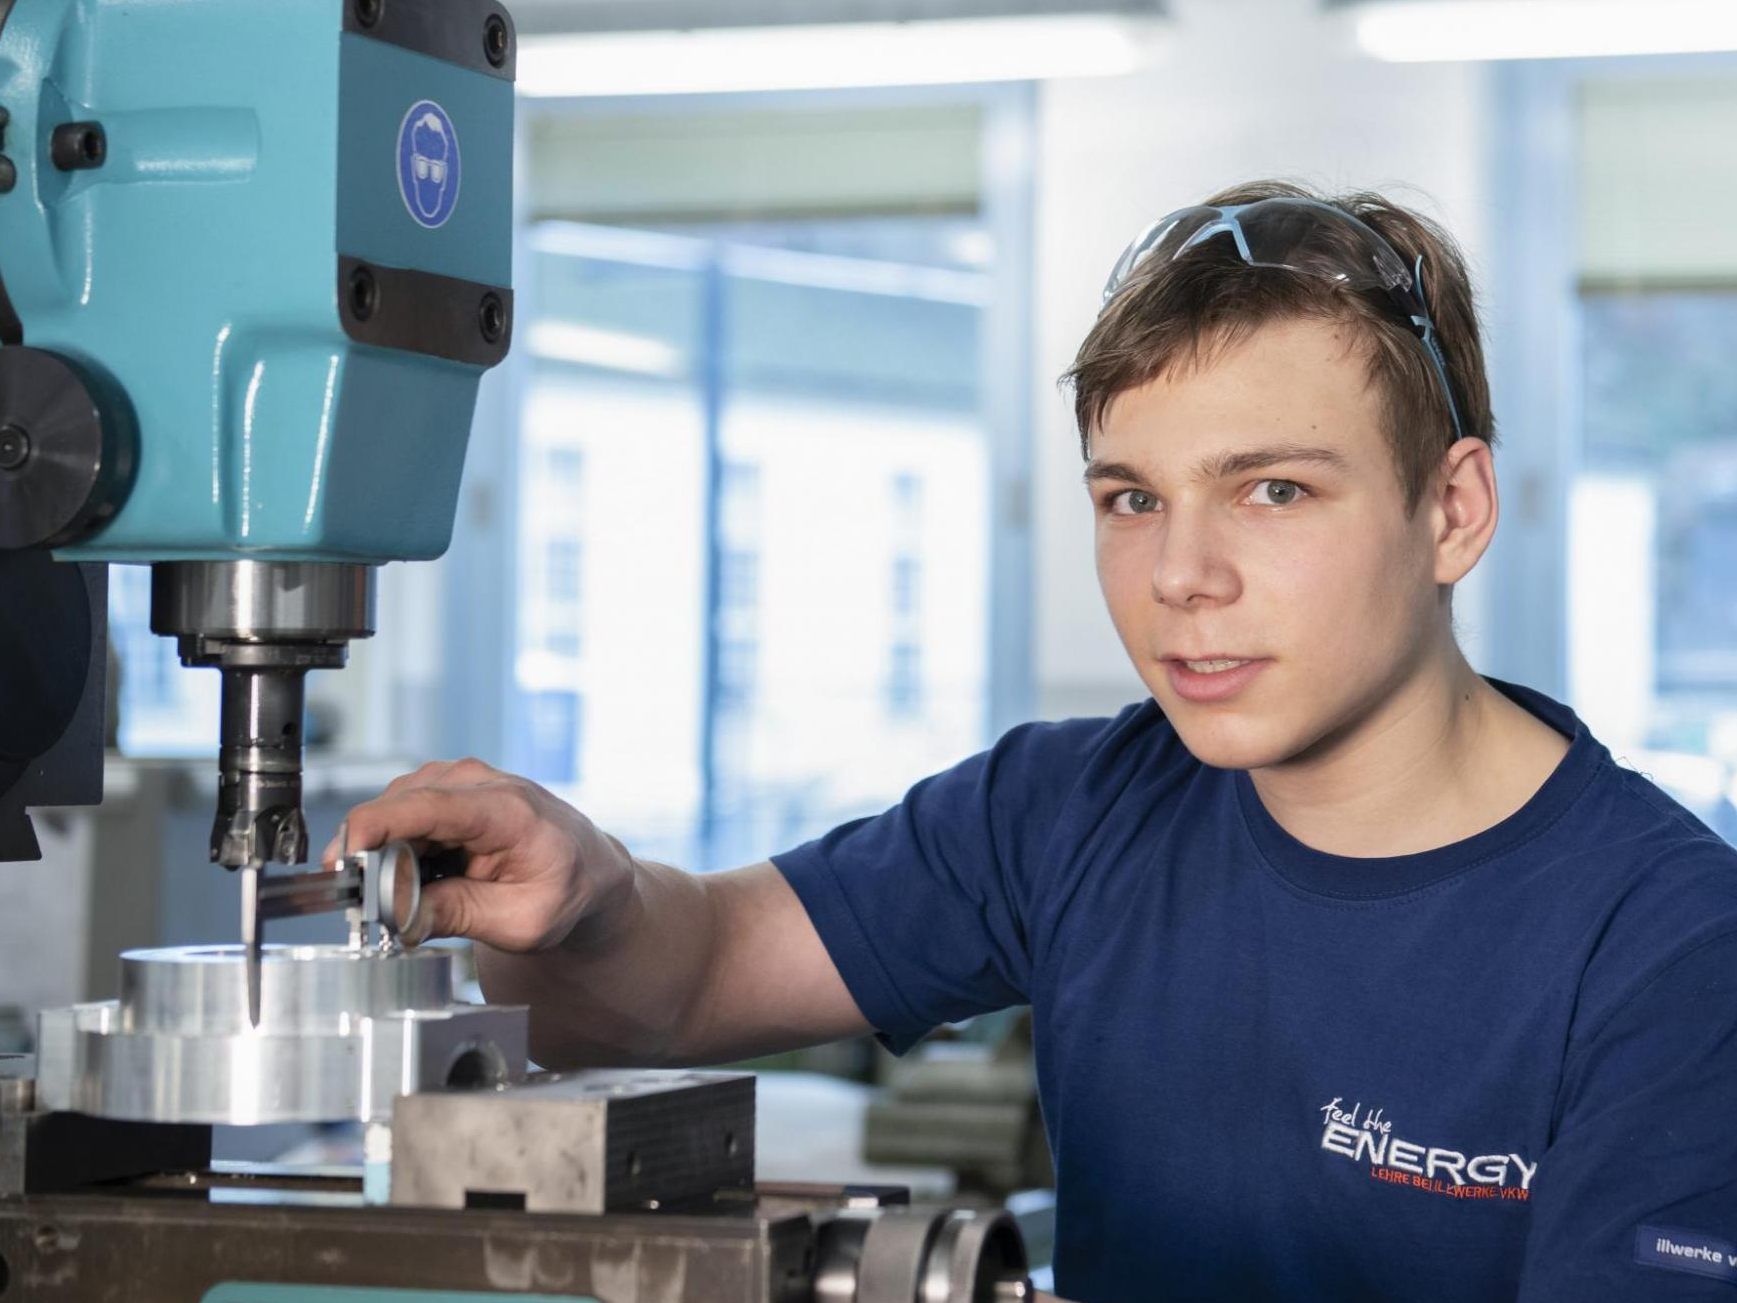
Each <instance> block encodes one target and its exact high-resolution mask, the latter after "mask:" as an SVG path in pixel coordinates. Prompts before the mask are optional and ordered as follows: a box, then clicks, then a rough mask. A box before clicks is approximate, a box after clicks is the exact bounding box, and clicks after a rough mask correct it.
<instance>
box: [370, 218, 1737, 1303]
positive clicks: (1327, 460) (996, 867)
mask: <svg viewBox="0 0 1737 1303" xmlns="http://www.w3.org/2000/svg"><path fill="white" fill-rule="evenodd" d="M1070 378H1071V380H1072V381H1073V384H1074V388H1075V397H1076V404H1077V408H1078V412H1079V416H1080V430H1081V437H1082V442H1083V447H1084V450H1085V453H1086V456H1087V458H1088V462H1087V468H1086V483H1087V488H1088V490H1089V492H1090V493H1091V495H1092V499H1093V501H1094V503H1095V504H1096V517H1097V553H1098V573H1099V578H1100V580H1101V582H1102V586H1103V590H1104V595H1105V598H1106V600H1107V602H1108V604H1109V608H1110V613H1111V615H1112V616H1113V618H1114V621H1115V625H1116V628H1117V630H1118V632H1119V633H1120V635H1121V639H1122V642H1123V644H1124V646H1125V647H1126V648H1127V651H1128V655H1129V657H1130V658H1131V659H1132V661H1133V663H1134V665H1135V668H1136V669H1137V670H1138V671H1139V673H1140V675H1141V677H1142V679H1143V680H1144V681H1145V683H1146V686H1147V687H1148V689H1149V690H1150V693H1151V698H1150V699H1149V700H1146V701H1142V702H1140V703H1139V704H1137V705H1134V706H1130V707H1128V708H1127V709H1126V710H1124V711H1122V712H1121V713H1120V714H1119V715H1117V716H1116V717H1115V718H1113V719H1098V720H1071V721H1067V722H1064V723H1059V724H1034V725H1027V726H1024V727H1021V728H1018V729H1015V730H1013V731H1012V732H1011V733H1009V734H1008V735H1007V736H1006V737H1004V738H1002V739H1001V741H1000V742H999V743H997V744H996V746H995V747H994V748H993V749H992V750H990V751H989V752H987V753H985V754H983V755H980V756H977V757H975V758H974V759H971V760H968V761H966V762H965V763H963V764H961V765H959V766H958V767H957V768H955V769H952V770H950V771H948V772H946V773H943V774H940V775H937V776H935V777H933V778H930V779H928V780H926V781H924V782H922V783H919V784H918V785H917V786H916V787H915V788H914V789H912V791H911V792H910V793H909V795H908V796H907V797H906V798H905V799H904V801H903V802H902V803H900V804H899V805H898V806H897V807H895V808H894V809H892V810H889V811H888V812H887V813H885V814H883V815H880V816H879V817H877V818H874V819H867V820H862V821H858V822H856V823H852V824H848V825H846V826H844V827H842V828H839V829H836V830H835V831H833V832H832V833H830V834H829V835H827V836H826V837H824V838H821V839H820V840H819V841H816V842H813V843H810V844H809V845H806V846H803V847H800V848H798V849H796V850H793V851H790V852H788V853H787V854H783V855H779V856H778V857H776V859H775V860H773V861H771V862H768V863H764V864H760V865H756V866H753V867H751V868H746V869H742V870H739V871H737V872H734V873H728V874H719V875H713V876H710V877H706V878H697V877H693V876H689V875H687V874H684V873H682V872H680V871H678V870H676V869H673V868H669V867H666V866H663V865H657V864H649V863H645V862H642V861H637V860H635V859H634V858H633V856H632V855H631V854H630V853H629V852H628V851H627V850H626V849H625V848H624V847H623V846H622V845H621V844H620V843H619V842H617V841H615V840H614V839H612V838H610V837H609V836H607V835H606V834H605V833H603V832H601V831H600V830H598V829H597V828H596V827H595V826H593V825H592V824H591V823H589V822H588V821H587V820H586V819H585V818H584V817H583V816H582V815H580V814H579V813H577V812H576V811H574V810H572V809H570V808H568V807H566V806H563V805H562V804H560V803H559V802H557V801H555V800H554V799H553V798H552V797H550V796H549V795H548V794H547V793H545V792H543V791H541V790H540V789H538V788H536V787H534V786H533V785H531V784H528V783H525V782H523V781H521V780H518V779H514V778H510V777H508V776H505V775H502V774H499V773H497V772H495V771H493V770H491V769H489V768H488V767H486V766H484V765H481V764H479V763H477V762H475V761H461V762H459V763H457V764H455V765H430V766H426V767H424V768H423V769H421V770H419V771H418V772H417V773H415V774H413V775H410V776H408V777H406V778H402V779H399V780H398V781H397V782H396V783H394V784H393V785H392V786H391V788H389V789H388V791H387V792H386V793H385V794H384V795H383V796H382V797H381V798H380V799H378V800H376V801H374V802H371V803H370V804H368V805H365V806H363V807H361V808H360V809H358V810H357V811H356V812H355V813H354V814H353V815H352V816H351V820H350V835H351V841H352V844H357V843H358V842H359V843H361V844H375V843H378V842H380V841H383V840H385V839H388V838H392V837H421V838H428V839H431V840H434V841H438V842H449V843H456V844H461V845H463V846H465V847H467V848H468V849H469V850H470V851H471V853H472V856H473V859H472V864H471V869H470V873H469V877H468V878H467V879H463V880H455V881H451V882H447V883H443V884H440V885H438V886H437V887H436V888H434V890H433V892H432V893H431V899H433V900H434V901H436V902H437V907H438V909H439V911H440V916H441V930H442V931H444V932H447V933H453V934H459V935H465V936H471V937H474V938H476V939H477V940H478V941H479V942H482V943H485V945H484V947H481V948H479V958H480V962H481V965H482V970H483V977H484V986H485V989H486V990H487V991H488V993H489V995H490V997H491V998H494V999H501V1000H509V1001H523V1002H526V1003H529V1004H530V1005H531V1007H532V1037H533V1053H534V1055H535V1057H536V1058H537V1059H538V1060H539V1061H540V1062H542V1063H545V1064H549V1065H558V1064H571V1063H585V1062H623V1061H626V1062H636V1063H647V1062H665V1063H696V1062H705V1061H709V1060H710V1061H716V1060H719V1059H725V1058H731V1057H737V1056H742V1055H747V1054H751V1053H755V1052H758V1051H765V1050H771V1049H774V1048H780V1047H787V1046H794V1045H799V1044H803V1043H807V1042H813V1041H819V1040H823V1039H827V1038H832V1037H840V1036H848V1035H853V1034H857V1033H860V1032H862V1031H864V1030H867V1029H873V1030H875V1031H877V1032H879V1033H880V1035H881V1036H882V1037H883V1038H884V1039H885V1040H886V1041H887V1042H888V1043H889V1044H891V1045H892V1047H893V1048H894V1049H897V1050H902V1049H904V1048H906V1047H908V1046H909V1045H911V1044H912V1043H913V1042H915V1041H916V1040H917V1039H918V1038H919V1037H921V1036H922V1035H923V1034H924V1033H925V1032H926V1031H928V1030H929V1029H930V1028H931V1027H933V1026H935V1025H936V1024H937V1023H939V1022H943V1021H950V1020H955V1019H959V1018H964V1017H967V1016H969V1015H972V1014H975V1013H979V1012H982V1011H985V1010H990V1009H995V1008H999V1007H1002V1006H1006V1005H1011V1004H1015V1003H1020V1002H1029V1003H1030V1004H1031V1005H1032V1007H1033V1010H1034V1016H1035V1025H1036V1042H1037V1060H1038V1064H1037V1066H1038V1075H1039V1081H1040V1086H1041V1091H1042V1099H1043V1105H1044V1116H1045V1120H1046V1124H1047V1126H1048V1130H1049V1136H1050V1141H1051V1144H1052V1147H1053V1149H1054V1153H1055V1160H1056V1170H1057V1179H1058V1191H1059V1214H1058V1219H1059V1224H1058V1239H1057V1246H1056V1259H1055V1261H1056V1282H1057V1287H1058V1290H1059V1292H1060V1293H1062V1294H1064V1295H1066V1296H1068V1297H1070V1298H1074V1299H1079V1300H1087V1301H1089V1303H1125V1301H1126V1300H1133V1299H1146V1298H1154V1299H1156V1298H1174V1299H1190V1300H1197V1299H1213V1300H1226V1301H1227V1303H1228V1301H1235V1303H1251V1301H1253V1300H1280V1299H1283V1300H1290V1301H1294V1300H1303V1299H1318V1300H1333V1301H1334V1303H1346V1301H1347V1300H1376V1299H1380V1300H1397V1299H1417V1300H1430V1301H1432V1303H1444V1301H1448V1300H1466V1301H1468V1303H1470V1301H1472V1300H1476V1301H1478V1303H1488V1301H1489V1300H1497V1299H1515V1298H1518V1299H1521V1300H1523V1301H1524V1303H1545V1301H1546V1300H1550V1301H1552V1303H1554V1301H1555V1300H1564V1301H1566V1300H1571V1299H1572V1300H1586V1299H1622V1300H1639V1299H1661V1300H1663V1299H1672V1300H1675V1299H1684V1300H1687V1299H1701V1298H1705V1299H1714V1298H1727V1297H1729V1298H1737V1292H1733V1291H1734V1290H1737V1261H1734V1260H1733V1257H1732V1255H1733V1253H1734V1252H1737V853H1734V852H1733V851H1732V850H1731V849H1730V848H1729V847H1727V846H1726V845H1725V844H1724V843H1723V842H1721V841H1720V840H1719V839H1718V838H1716V837H1715V836H1714V835H1713V834H1712V833H1711V832H1709V831H1708V830H1707V829H1706V828H1705V827H1704V826H1703V825H1702V824H1700V823H1699V822H1697V821H1696V820H1695V819H1694V818H1693V817H1692V816H1691V815H1690V814H1688V813H1687V812H1686V811H1684V810H1683V809H1682V808H1681V807H1679V806H1678V805H1676V804H1675V803H1673V802H1672V801H1671V800H1670V799H1669V798H1667V797H1666V796H1665V795H1664V794H1662V793H1661V792H1660V791H1659V790H1658V789H1657V788H1656V787H1654V786H1653V785H1652V784H1651V783H1650V782H1648V781H1647V780H1646V779H1645V778H1644V777H1642V776H1641V775H1639V774H1637V773H1634V772H1632V771H1631V770H1629V769H1627V768H1625V767H1623V766H1621V765H1619V764H1618V763H1616V762H1615V761H1613V759H1612V758H1611V756H1610V754H1609V753H1608V752H1607V751H1606V750H1605V749H1604V748H1603V747H1602V746H1600V745H1599V743H1598V742H1597V741H1595V740H1594V739H1593V738H1592V737H1591V736H1589V735H1588V733H1587V731H1586V728H1585V726H1584V725H1583V724H1582V723H1580V721H1579V720H1578V719H1576V718H1575V716H1574V715H1573V713H1572V712H1570V711H1569V710H1568V709H1567V708H1566V707H1564V706H1562V705H1560V704H1558V703H1557V702H1554V701H1552V700H1550V699H1548V698H1546V697H1544V696H1542V695H1540V694H1538V693H1536V692H1533V691H1530V690H1528V689H1525V688H1522V687H1518V686H1515V685H1511V684H1506V683H1497V682H1492V681H1490V680H1487V679H1484V678H1481V677H1480V676H1479V675H1478V674H1477V673H1476V672H1474V671H1473V670H1472V668H1471V667H1470V666H1469V665H1468V664H1467V663H1466V661H1465V659H1464V657H1463V656H1462V655H1461V653H1460V651H1459V648H1458V647H1457V646H1456V644H1455V640H1454V635H1453V626H1452V618H1451V599H1452V591H1453V585H1454V584H1455V583H1456V582H1457V581H1458V580H1459V579H1460V578H1462V577H1463V576H1464V575H1465V574H1466V573H1467V572H1468V571H1469V570H1470V569H1471V568H1472V566H1473V565H1475V564H1476V563H1477V561H1478V559H1479V557H1481V556H1482V555H1483V552H1484V549H1485V548H1486V547H1487V546H1488V544H1489V541H1490V537H1491V535H1492V533H1493V532H1494V530H1495V527H1496V516H1497V497H1496V481H1495V473H1494V470H1493V468H1492V461H1491V442H1492V438H1493V428H1492V421H1491V416H1490V403H1489V395H1488V387H1487V383H1486V380H1485V376H1484V371H1483V361H1482V354H1481V348H1480V345H1479V340H1478V330H1477V324H1476V317H1475V314H1474V311H1473V305H1472V297H1471V291H1470V288H1469V285H1468V283H1467V279H1466V275H1465V271H1464V268H1463V266H1462V263H1461V260H1460V258H1459V256H1458V255H1457V253H1456V252H1455V251H1454V249H1453V247H1452V245H1451V243H1450V242H1449V241H1448V240H1447V238H1446V237H1445V236H1444V235H1443V234H1442V233H1441V232H1440V231H1438V230H1437V229H1436V228H1434V227H1433V226H1431V225H1430V224H1428V223H1427V222H1425V221H1423V220H1422V219H1420V218H1418V217H1417V216H1415V215H1414V214H1411V213H1408V212H1406V211H1405V210H1403V209H1401V208H1398V207H1396V206H1394V205H1392V204H1390V203H1388V202H1386V201H1384V200H1383V199H1381V198H1380V197H1378V196H1370V195H1363V196H1351V197H1349V198H1345V199H1341V200H1338V201H1336V202H1334V203H1331V204H1328V203H1324V202H1322V201H1320V200H1318V199H1317V198H1316V197H1314V196H1311V195H1309V194H1307V193H1305V192H1303V191H1301V190H1297V189H1293V188H1290V187H1285V186H1279V185H1273V184H1267V185H1261V186H1254V187H1246V188H1243V189H1241V190H1238V191H1235V192H1231V193H1227V194H1223V195H1219V196H1217V197H1215V198H1214V199H1212V200H1210V201H1209V206H1206V207H1202V208H1197V209H1191V210H1184V211H1183V212H1182V213H1180V214H1175V215H1172V217H1171V218H1168V219H1165V221H1164V222H1161V223H1159V224H1157V226H1155V227H1154V228H1153V230H1152V231H1150V232H1148V233H1147V235H1146V236H1145V237H1142V239H1141V240H1140V241H1137V242H1136V244H1135V245H1134V246H1131V247H1130V250H1129V253H1128V254H1127V255H1126V256H1125V257H1124V259H1123V262H1122V264H1120V265H1119V266H1118V268H1117V274H1116V276H1115V278H1114V279H1113V283H1112V286H1111V287H1110V290H1108V291H1107V292H1106V305H1105V307H1104V310H1103V312H1102V314H1101V315H1100V317H1099V319H1098V322H1097V324H1096V325H1095V326H1094V328H1093V330H1092V331H1091V333H1090V335H1089V336H1088V338H1087V339H1086V341H1085V343H1084V345H1083V346H1082V348H1081V351H1080V355H1079V358H1078V360H1077V362H1076V364H1075V366H1074V368H1073V369H1072V371H1071V372H1070Z"/></svg>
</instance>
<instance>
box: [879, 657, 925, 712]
mask: <svg viewBox="0 0 1737 1303" xmlns="http://www.w3.org/2000/svg"><path fill="white" fill-rule="evenodd" d="M922 702H923V653H922V649H921V648H919V647H916V646H913V645H912V644H910V643H894V644H893V649H892V667H891V670H890V672H889V673H888V675H887V713H888V714H889V715H891V716H893V717H894V718H895V719H908V718H910V717H911V716H913V715H915V714H916V713H917V712H918V710H919V709H920V708H921V706H922Z"/></svg>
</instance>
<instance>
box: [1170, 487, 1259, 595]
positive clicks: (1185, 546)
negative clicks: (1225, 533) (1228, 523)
mask: <svg viewBox="0 0 1737 1303" xmlns="http://www.w3.org/2000/svg"><path fill="white" fill-rule="evenodd" d="M1241 592H1242V585H1241V582H1240V580H1238V578H1237V574H1236V568H1235V567H1234V566H1233V565H1232V564H1231V563H1230V558H1229V556H1228V554H1227V552H1226V549H1225V548H1224V547H1223V540H1222V539H1221V538H1220V537H1219V536H1218V531H1217V529H1216V528H1215V526H1214V522H1213V521H1212V520H1211V519H1210V518H1209V517H1208V516H1207V514H1206V513H1205V512H1203V511H1201V510H1198V509H1190V508H1188V507H1184V506H1180V505H1177V506H1173V507H1172V508H1171V509H1170V510H1169V511H1168V512H1167V513H1166V519H1165V522H1164V536H1163V538H1162V540H1161V541H1160V542H1159V545H1158V556H1157V559H1156V560H1155V561H1154V562H1153V565H1152V596H1153V597H1154V598H1156V599H1157V600H1158V603H1159V605H1161V606H1173V607H1178V608H1180V609H1183V610H1187V609H1190V608H1193V607H1196V606H1217V605H1223V604H1224V603H1226V602H1234V601H1235V600H1236V599H1237V597H1238V596H1239V595H1240V593H1241Z"/></svg>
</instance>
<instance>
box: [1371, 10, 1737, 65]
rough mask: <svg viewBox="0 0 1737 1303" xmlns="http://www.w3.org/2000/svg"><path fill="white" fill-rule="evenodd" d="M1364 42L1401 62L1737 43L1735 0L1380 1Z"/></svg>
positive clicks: (1660, 50)
mask: <svg viewBox="0 0 1737 1303" xmlns="http://www.w3.org/2000/svg"><path fill="white" fill-rule="evenodd" d="M1353 13H1354V15H1355V17H1354V22H1355V24H1356V31H1357V43H1358V45H1359V46H1361V47H1362V48H1363V50H1364V51H1365V52H1366V53H1368V54H1372V55H1374V56H1375V57H1376V58H1378V59H1386V60H1389V61H1392V62H1394V63H1433V62H1455V61H1461V60H1477V59H1559V58H1588V57H1596V56H1599V55H1617V54H1686V53H1695V52H1700V51H1706V50H1734V49H1737V4H1733V3H1732V2H1731V0H1379V2H1377V3H1368V4H1361V5H1358V6H1357V7H1356V8H1355V9H1354V10H1353Z"/></svg>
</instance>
